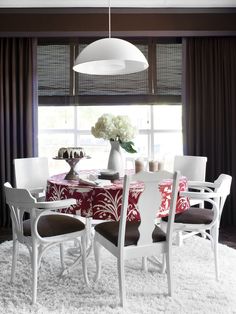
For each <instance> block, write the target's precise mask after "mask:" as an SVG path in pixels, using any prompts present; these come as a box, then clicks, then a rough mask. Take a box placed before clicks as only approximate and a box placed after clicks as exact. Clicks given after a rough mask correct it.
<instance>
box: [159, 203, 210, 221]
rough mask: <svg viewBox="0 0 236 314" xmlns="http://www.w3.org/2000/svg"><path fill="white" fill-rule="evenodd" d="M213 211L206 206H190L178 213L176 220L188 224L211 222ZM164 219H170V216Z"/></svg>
mask: <svg viewBox="0 0 236 314" xmlns="http://www.w3.org/2000/svg"><path fill="white" fill-rule="evenodd" d="M213 216H214V214H213V211H212V210H211V209H206V208H198V207H190V208H189V209H188V210H186V211H184V212H182V213H179V214H176V215H175V222H177V223H186V224H209V223H211V222H212V220H213ZM162 220H164V221H168V216H167V217H163V218H162Z"/></svg>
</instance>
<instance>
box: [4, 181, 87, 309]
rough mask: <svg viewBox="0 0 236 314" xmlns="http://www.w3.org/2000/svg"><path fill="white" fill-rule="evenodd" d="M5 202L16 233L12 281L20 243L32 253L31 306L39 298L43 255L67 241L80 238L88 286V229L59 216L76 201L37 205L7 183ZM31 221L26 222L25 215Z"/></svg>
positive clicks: (40, 203)
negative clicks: (39, 272) (38, 278)
mask: <svg viewBox="0 0 236 314" xmlns="http://www.w3.org/2000/svg"><path fill="white" fill-rule="evenodd" d="M4 190H5V195H6V203H7V204H8V206H9V208H10V212H11V219H12V231H13V255H12V271H11V281H14V278H15V269H16V262H17V256H18V244H19V243H22V244H25V245H26V247H27V248H28V250H29V253H30V260H31V267H32V277H33V280H32V303H33V304H34V303H35V302H36V298H37V277H38V270H39V267H40V262H41V258H42V256H43V254H44V253H45V251H46V250H47V249H49V248H50V247H52V246H53V245H57V244H61V243H63V242H65V241H68V240H75V239H77V238H79V237H80V238H81V243H82V245H81V251H82V263H83V275H84V279H85V282H86V284H87V285H88V284H89V283H88V277H87V266H86V228H85V225H84V224H83V223H82V222H81V221H80V220H78V219H76V218H74V217H72V216H70V215H66V214H61V213H58V212H57V211H55V210H57V209H60V208H65V207H69V206H71V205H74V204H76V200H75V199H66V200H59V201H53V202H37V200H36V199H35V198H34V197H33V196H32V195H31V194H30V192H29V191H28V190H27V189H18V188H12V187H11V185H10V184H9V183H5V184H4ZM25 212H27V213H28V214H29V215H30V219H27V220H23V217H24V213H25Z"/></svg>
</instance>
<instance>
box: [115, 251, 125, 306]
mask: <svg viewBox="0 0 236 314" xmlns="http://www.w3.org/2000/svg"><path fill="white" fill-rule="evenodd" d="M117 266H118V277H119V292H120V305H121V306H122V307H125V305H126V293H125V271H124V259H123V258H122V257H121V256H119V257H118V258H117Z"/></svg>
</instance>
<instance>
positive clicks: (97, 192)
mask: <svg viewBox="0 0 236 314" xmlns="http://www.w3.org/2000/svg"><path fill="white" fill-rule="evenodd" d="M97 173H98V171H97V170H83V171H81V172H80V176H81V179H79V180H66V179H65V175H66V174H64V173H63V174H57V175H53V176H52V177H50V178H49V179H48V181H47V189H46V200H48V201H54V200H59V199H67V198H75V199H76V200H77V204H76V205H73V206H70V207H69V208H65V209H64V210H62V212H65V213H68V214H75V215H79V216H82V217H86V218H88V217H90V218H92V219H96V220H113V221H119V219H120V210H121V205H122V192H123V180H122V178H121V179H118V180H114V181H109V180H96V181H91V180H86V179H82V178H86V177H87V178H90V177H91V176H93V177H96V176H97ZM143 188H144V186H143V184H142V183H141V182H134V183H131V185H130V191H129V203H128V210H127V220H128V221H139V220H140V215H139V212H138V208H137V202H138V198H139V196H140V195H141V193H142V191H143ZM159 190H160V193H161V195H162V202H161V206H160V208H159V213H157V218H161V217H164V216H167V215H168V211H169V208H170V200H171V191H172V181H171V180H164V181H163V182H162V183H161V184H160V185H159ZM185 190H187V179H186V177H181V178H180V181H179V192H182V191H185ZM189 207H190V204H189V200H188V198H186V197H183V196H180V195H178V198H177V205H176V213H180V212H183V211H185V210H187V209H188V208H189ZM157 212H158V209H157Z"/></svg>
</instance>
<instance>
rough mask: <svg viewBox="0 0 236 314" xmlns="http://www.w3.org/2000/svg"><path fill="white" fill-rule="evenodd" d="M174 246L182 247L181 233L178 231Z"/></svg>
mask: <svg viewBox="0 0 236 314" xmlns="http://www.w3.org/2000/svg"><path fill="white" fill-rule="evenodd" d="M176 242H177V243H176V244H177V245H178V246H181V245H183V243H184V241H183V232H182V231H178V232H177V234H176Z"/></svg>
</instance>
